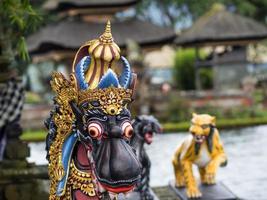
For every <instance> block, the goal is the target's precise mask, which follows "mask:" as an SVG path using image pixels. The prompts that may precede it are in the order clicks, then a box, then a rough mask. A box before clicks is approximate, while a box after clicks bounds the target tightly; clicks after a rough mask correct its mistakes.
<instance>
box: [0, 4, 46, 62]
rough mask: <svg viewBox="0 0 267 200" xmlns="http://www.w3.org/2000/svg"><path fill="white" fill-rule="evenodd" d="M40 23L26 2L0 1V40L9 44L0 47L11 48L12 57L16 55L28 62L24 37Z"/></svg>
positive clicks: (37, 16)
mask: <svg viewBox="0 0 267 200" xmlns="http://www.w3.org/2000/svg"><path fill="white" fill-rule="evenodd" d="M40 21H41V17H40V16H39V15H38V14H37V12H36V11H35V10H34V9H33V8H32V6H31V5H30V3H29V1H28V0H2V1H0V22H1V23H0V39H1V40H4V41H5V43H9V44H8V45H1V44H0V45H1V46H6V48H11V50H12V51H13V56H15V55H16V53H17V54H18V55H19V56H20V58H22V59H23V60H28V59H29V55H28V51H27V47H26V42H25V38H24V37H25V35H27V34H29V33H30V32H31V31H33V30H35V29H36V27H37V25H38V24H39V23H40ZM2 43H3V42H2ZM5 51H8V49H2V54H4V53H5ZM14 52H16V53H14ZM10 56H12V55H10Z"/></svg>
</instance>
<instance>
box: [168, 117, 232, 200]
mask: <svg viewBox="0 0 267 200" xmlns="http://www.w3.org/2000/svg"><path fill="white" fill-rule="evenodd" d="M215 121H216V118H215V117H214V116H210V115H208V114H195V113H193V116H192V120H191V126H190V128H189V131H190V133H191V134H190V135H189V136H188V137H187V138H186V139H185V140H184V141H183V142H182V143H181V145H179V147H178V148H177V150H176V152H175V154H174V158H173V160H172V163H173V167H174V173H175V185H176V187H184V186H185V187H186V194H187V196H188V198H199V197H201V196H202V194H201V192H200V191H199V189H198V187H197V181H196V179H195V178H194V174H193V170H192V166H193V164H195V165H197V167H198V170H199V173H200V179H201V183H202V184H208V185H211V184H215V176H216V171H217V169H218V167H219V166H225V165H226V164H227V158H226V154H225V152H224V149H223V144H222V141H221V140H220V136H219V131H218V130H217V128H216V126H215V123H216V122H215Z"/></svg>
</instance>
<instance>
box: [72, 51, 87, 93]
mask: <svg viewBox="0 0 267 200" xmlns="http://www.w3.org/2000/svg"><path fill="white" fill-rule="evenodd" d="M90 62H91V58H90V56H85V57H83V58H82V59H81V60H80V62H79V63H78V64H77V65H76V67H75V76H76V78H77V82H78V85H79V87H80V89H82V90H86V89H87V88H88V83H86V81H85V77H84V72H85V71H86V70H87V69H88V67H89V65H90Z"/></svg>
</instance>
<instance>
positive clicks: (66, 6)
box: [43, 0, 138, 11]
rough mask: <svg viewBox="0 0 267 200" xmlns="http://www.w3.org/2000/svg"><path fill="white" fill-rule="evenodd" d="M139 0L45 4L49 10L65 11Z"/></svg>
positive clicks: (75, 0) (50, 0) (72, 0)
mask: <svg viewBox="0 0 267 200" xmlns="http://www.w3.org/2000/svg"><path fill="white" fill-rule="evenodd" d="M137 2H138V0H48V1H47V2H45V4H44V6H43V7H44V8H45V9H47V10H56V11H63V10H68V9H71V8H90V9H96V8H111V7H125V6H131V5H134V4H136V3H137Z"/></svg>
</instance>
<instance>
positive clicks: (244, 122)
mask: <svg viewBox="0 0 267 200" xmlns="http://www.w3.org/2000/svg"><path fill="white" fill-rule="evenodd" d="M261 124H267V117H257V118H235V119H218V120H217V123H216V127H217V128H218V129H229V128H238V127H246V126H256V125H261ZM189 126H190V123H189V121H188V122H178V123H164V124H163V131H164V132H166V133H170V132H172V133H173V132H179V131H188V129H189Z"/></svg>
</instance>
